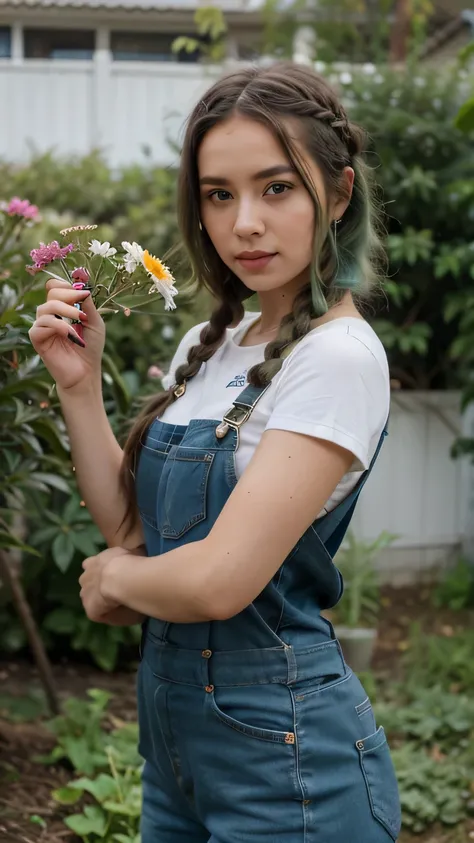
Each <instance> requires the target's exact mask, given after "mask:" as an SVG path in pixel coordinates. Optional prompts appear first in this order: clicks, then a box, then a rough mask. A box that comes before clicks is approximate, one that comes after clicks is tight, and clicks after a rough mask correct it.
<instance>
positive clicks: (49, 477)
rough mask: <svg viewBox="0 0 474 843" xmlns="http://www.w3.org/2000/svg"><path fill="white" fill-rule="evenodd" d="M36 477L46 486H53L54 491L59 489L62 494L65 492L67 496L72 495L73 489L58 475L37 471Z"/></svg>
mask: <svg viewBox="0 0 474 843" xmlns="http://www.w3.org/2000/svg"><path fill="white" fill-rule="evenodd" d="M35 477H36V479H37V480H39V481H42V482H43V483H45V484H46V486H52V487H53V488H54V489H59V491H60V492H65V493H66V495H69V494H70V491H71V487H70V485H69V483H68V482H67V480H65V479H64V477H59V476H58V475H57V474H47V473H46V472H43V471H36V472H35Z"/></svg>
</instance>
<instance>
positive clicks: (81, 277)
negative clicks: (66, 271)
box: [71, 266, 90, 286]
mask: <svg viewBox="0 0 474 843" xmlns="http://www.w3.org/2000/svg"><path fill="white" fill-rule="evenodd" d="M71 278H73V279H74V281H82V283H83V284H88V283H89V279H90V275H89V273H88V271H87V269H86V268H85V267H84V266H78V267H77V269H75V270H74V272H71ZM73 286H74V285H73Z"/></svg>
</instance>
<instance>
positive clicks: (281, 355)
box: [248, 284, 314, 386]
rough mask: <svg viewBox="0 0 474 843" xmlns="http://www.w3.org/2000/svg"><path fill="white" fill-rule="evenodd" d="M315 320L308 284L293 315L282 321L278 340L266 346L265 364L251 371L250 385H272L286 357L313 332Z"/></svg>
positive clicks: (296, 300)
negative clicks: (313, 320) (312, 321)
mask: <svg viewBox="0 0 474 843" xmlns="http://www.w3.org/2000/svg"><path fill="white" fill-rule="evenodd" d="M313 318H314V313H313V302H312V295H311V286H310V285H309V284H308V285H307V286H306V287H304V288H303V290H301V291H300V292H299V293H298V295H297V296H296V297H295V300H294V302H293V309H292V311H291V313H288V314H287V315H286V316H284V317H283V319H282V320H281V324H280V330H279V332H278V336H277V338H276V339H274V340H273V341H272V342H269V343H268V345H267V346H266V348H265V355H264V357H265V359H264V361H263V363H258V364H257V365H256V366H252V368H251V369H249V372H248V380H249V383H251V384H252V385H253V386H266V385H267V384H268V383H270V381H271V380H272V379H273V378H274V377H275V375H276V374H277V373H278V372H279V371H280V369H281V367H282V365H283V360H284V359H285V357H286V356H287V355H288V354H289V353H290V351H291V350H292V348H293V347H294V346H295V345H296V344H297V343H298V342H299V341H300V340H301V339H303V337H305V336H306V334H307V333H308V332H309V331H310V330H311V320H312V319H313Z"/></svg>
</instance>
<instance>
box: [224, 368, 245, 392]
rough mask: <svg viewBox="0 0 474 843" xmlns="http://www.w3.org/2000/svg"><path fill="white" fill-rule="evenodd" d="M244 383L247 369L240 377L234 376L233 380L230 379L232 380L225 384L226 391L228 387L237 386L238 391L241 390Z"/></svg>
mask: <svg viewBox="0 0 474 843" xmlns="http://www.w3.org/2000/svg"><path fill="white" fill-rule="evenodd" d="M246 383H247V369H246V370H245V372H242V374H241V375H236V376H235V378H232V380H231V381H230V382H229V383H228V384H227V386H226V389H228V388H229V386H238V387H239V388H240V389H243V388H244V386H245V384H246Z"/></svg>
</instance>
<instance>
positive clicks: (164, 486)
mask: <svg viewBox="0 0 474 843" xmlns="http://www.w3.org/2000/svg"><path fill="white" fill-rule="evenodd" d="M213 460H214V454H212V453H208V452H206V451H199V450H197V449H194V448H182V447H180V446H174V447H173V448H171V450H170V452H169V454H168V456H167V458H166V462H165V464H164V466H163V470H162V473H161V478H160V484H159V489H158V499H157V502H156V521H157V525H158V529H159V531H160V533H161V535H162V536H163V537H164V538H171V539H179V538H180V537H181V536H183V535H184V533H186V532H187V530H190V529H191V527H194V526H195V525H196V524H199V523H200V522H201V521H204V519H205V518H206V515H207V484H208V479H209V472H210V470H211V465H212V463H213Z"/></svg>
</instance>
